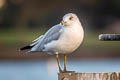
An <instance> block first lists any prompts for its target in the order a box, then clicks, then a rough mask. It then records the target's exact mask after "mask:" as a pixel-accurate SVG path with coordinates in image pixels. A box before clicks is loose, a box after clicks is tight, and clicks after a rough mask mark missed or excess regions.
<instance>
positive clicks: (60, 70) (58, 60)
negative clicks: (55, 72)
mask: <svg viewBox="0 0 120 80" xmlns="http://www.w3.org/2000/svg"><path fill="white" fill-rule="evenodd" d="M56 59H57V63H58V67H59V72H60V73H61V72H62V69H61V67H60V59H59V54H56Z"/></svg>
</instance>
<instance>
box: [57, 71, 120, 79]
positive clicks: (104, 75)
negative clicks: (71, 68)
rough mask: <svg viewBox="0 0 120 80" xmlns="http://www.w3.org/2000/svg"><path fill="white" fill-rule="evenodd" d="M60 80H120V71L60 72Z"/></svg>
mask: <svg viewBox="0 0 120 80" xmlns="http://www.w3.org/2000/svg"><path fill="white" fill-rule="evenodd" d="M58 80H120V72H98V73H97V72H96V73H94V72H93V73H86V72H85V73H75V72H68V73H58Z"/></svg>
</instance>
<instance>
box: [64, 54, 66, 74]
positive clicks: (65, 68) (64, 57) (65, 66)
mask: <svg viewBox="0 0 120 80" xmlns="http://www.w3.org/2000/svg"><path fill="white" fill-rule="evenodd" d="M66 60H67V55H65V54H64V72H67V68H66Z"/></svg>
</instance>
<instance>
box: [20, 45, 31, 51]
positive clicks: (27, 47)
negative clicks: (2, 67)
mask: <svg viewBox="0 0 120 80" xmlns="http://www.w3.org/2000/svg"><path fill="white" fill-rule="evenodd" d="M32 47H33V46H25V47H22V48H20V51H22V50H27V49H31V48H32Z"/></svg>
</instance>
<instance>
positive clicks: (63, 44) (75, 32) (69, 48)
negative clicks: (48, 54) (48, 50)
mask: <svg viewBox="0 0 120 80" xmlns="http://www.w3.org/2000/svg"><path fill="white" fill-rule="evenodd" d="M76 27H77V28H76ZM83 37H84V32H83V29H82V27H81V26H77V25H76V26H75V27H65V28H64V32H63V33H62V35H61V36H60V38H59V40H57V41H54V42H53V43H52V44H54V46H53V48H52V49H53V50H54V51H55V52H59V53H61V54H62V53H63V54H64V53H71V52H73V51H74V50H76V49H77V48H78V47H79V46H80V44H81V43H82V41H83Z"/></svg>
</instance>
